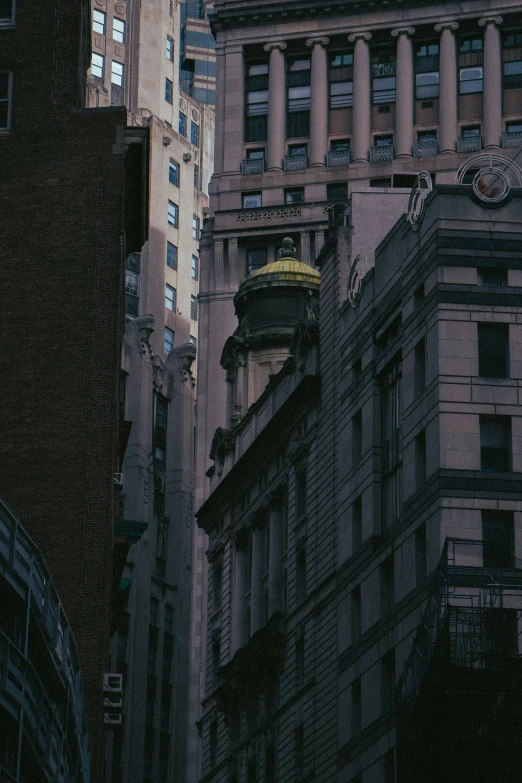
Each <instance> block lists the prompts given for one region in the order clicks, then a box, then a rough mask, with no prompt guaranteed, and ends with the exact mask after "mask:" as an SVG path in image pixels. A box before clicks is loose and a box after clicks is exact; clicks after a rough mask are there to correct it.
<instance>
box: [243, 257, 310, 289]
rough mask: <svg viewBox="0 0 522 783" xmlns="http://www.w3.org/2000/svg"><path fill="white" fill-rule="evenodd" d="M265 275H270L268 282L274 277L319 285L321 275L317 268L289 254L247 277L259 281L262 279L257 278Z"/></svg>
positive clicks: (285, 280)
mask: <svg viewBox="0 0 522 783" xmlns="http://www.w3.org/2000/svg"><path fill="white" fill-rule="evenodd" d="M267 275H270V282H275V280H276V279H277V280H280V281H281V282H290V281H291V282H295V283H312V284H314V285H319V283H320V282H321V275H320V273H319V271H318V270H317V269H314V268H313V267H311V266H308V265H307V264H303V263H301V261H297V260H296V259H295V258H292V257H290V256H288V257H286V258H280V259H279V261H274V262H272V263H271V264H266V266H262V267H261V269H257V270H256V271H255V272H252V274H251V275H250V278H249V279H250V280H253V279H254V278H255V279H256V282H259V283H261V282H262V280H260V279H259V278H262V277H263V276H265V277H266V276H267ZM267 283H268V280H267Z"/></svg>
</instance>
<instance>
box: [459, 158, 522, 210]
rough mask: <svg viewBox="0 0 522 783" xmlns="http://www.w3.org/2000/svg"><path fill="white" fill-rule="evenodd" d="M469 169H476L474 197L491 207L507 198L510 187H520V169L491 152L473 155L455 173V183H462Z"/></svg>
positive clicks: (473, 186)
mask: <svg viewBox="0 0 522 783" xmlns="http://www.w3.org/2000/svg"><path fill="white" fill-rule="evenodd" d="M470 169H478V171H477V173H476V174H475V176H474V177H473V180H472V183H471V185H472V188H473V193H474V195H475V196H476V197H477V198H478V199H479V200H480V201H482V202H484V203H485V204H489V205H491V206H493V205H494V204H498V203H499V202H501V201H504V199H505V198H507V196H508V194H509V191H510V189H511V188H512V187H515V188H520V187H522V168H520V166H519V165H518V163H515V161H514V160H512V159H511V158H507V157H506V156H505V155H498V154H496V153H493V152H482V153H481V154H480V155H473V157H472V158H469V160H467V161H466V162H465V163H464V164H463V165H462V166H461V167H460V169H459V170H458V171H457V182H458V184H459V185H464V184H466V183H465V182H464V180H465V177H466V174H467V173H468V171H469V170H470Z"/></svg>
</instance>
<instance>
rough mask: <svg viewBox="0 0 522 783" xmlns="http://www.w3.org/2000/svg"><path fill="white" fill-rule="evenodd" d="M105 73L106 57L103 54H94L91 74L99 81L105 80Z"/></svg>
mask: <svg viewBox="0 0 522 783" xmlns="http://www.w3.org/2000/svg"><path fill="white" fill-rule="evenodd" d="M104 72H105V57H104V56H103V55H102V54H96V53H95V52H93V55H92V60H91V73H92V75H93V76H96V78H98V79H103V75H104Z"/></svg>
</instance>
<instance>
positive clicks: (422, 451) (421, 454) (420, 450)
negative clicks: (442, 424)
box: [415, 429, 426, 492]
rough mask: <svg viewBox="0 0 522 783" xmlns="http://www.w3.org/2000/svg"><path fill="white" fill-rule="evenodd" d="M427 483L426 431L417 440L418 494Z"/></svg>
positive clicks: (416, 470) (416, 483)
mask: <svg viewBox="0 0 522 783" xmlns="http://www.w3.org/2000/svg"><path fill="white" fill-rule="evenodd" d="M425 483H426V430H425V429H424V430H421V431H420V432H419V434H418V435H417V437H416V438H415V489H416V491H417V492H418V491H419V490H420V489H422V487H423V486H424V484H425Z"/></svg>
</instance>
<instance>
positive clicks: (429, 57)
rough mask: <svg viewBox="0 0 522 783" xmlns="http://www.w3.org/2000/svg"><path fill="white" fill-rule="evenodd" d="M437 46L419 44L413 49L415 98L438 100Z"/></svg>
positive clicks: (434, 44)
mask: <svg viewBox="0 0 522 783" xmlns="http://www.w3.org/2000/svg"><path fill="white" fill-rule="evenodd" d="M439 81H440V79H439V44H438V43H420V44H418V45H417V47H416V49H415V97H416V98H417V100H424V99H426V98H438V95H439Z"/></svg>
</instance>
